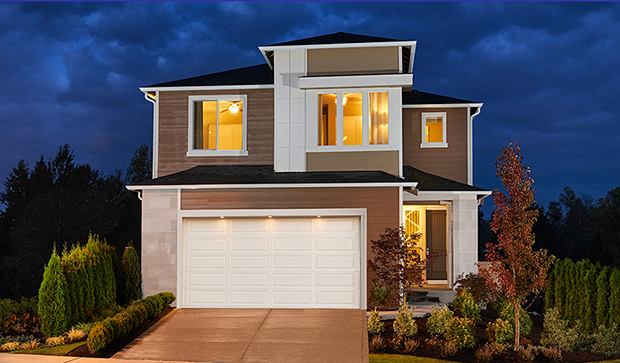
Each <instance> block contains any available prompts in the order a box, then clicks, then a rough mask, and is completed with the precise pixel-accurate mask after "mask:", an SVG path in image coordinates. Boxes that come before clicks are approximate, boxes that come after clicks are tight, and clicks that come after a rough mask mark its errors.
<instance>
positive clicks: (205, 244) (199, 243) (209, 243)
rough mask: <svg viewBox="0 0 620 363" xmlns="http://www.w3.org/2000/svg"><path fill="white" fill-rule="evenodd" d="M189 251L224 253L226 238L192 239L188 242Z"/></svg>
mask: <svg viewBox="0 0 620 363" xmlns="http://www.w3.org/2000/svg"><path fill="white" fill-rule="evenodd" d="M189 251H190V252H200V251H222V252H223V251H226V238H217V239H215V238H192V239H190V240H189Z"/></svg>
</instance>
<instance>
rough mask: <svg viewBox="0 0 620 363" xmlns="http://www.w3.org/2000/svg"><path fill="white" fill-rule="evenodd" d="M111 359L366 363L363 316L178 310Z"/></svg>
mask: <svg viewBox="0 0 620 363" xmlns="http://www.w3.org/2000/svg"><path fill="white" fill-rule="evenodd" d="M113 358H115V359H123V360H126V359H128V360H153V361H162V360H163V361H186V362H226V363H258V362H273V363H278V362H282V363H284V362H286V363H302V362H342V363H347V362H351V363H366V362H368V336H367V330H366V314H365V311H363V310H332V309H177V310H175V311H173V312H172V313H170V314H169V315H168V316H166V317H165V318H164V319H162V320H161V321H160V324H159V325H157V326H155V327H154V329H152V331H150V332H147V334H144V335H143V336H142V337H140V338H138V339H137V340H136V342H134V343H133V344H132V345H131V346H130V347H129V348H128V349H125V350H123V351H121V352H119V353H117V354H116V355H115V356H114V357H113ZM77 363H82V362H77ZM123 363H125V362H123Z"/></svg>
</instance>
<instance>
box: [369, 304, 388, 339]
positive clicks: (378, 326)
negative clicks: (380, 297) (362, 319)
mask: <svg viewBox="0 0 620 363" xmlns="http://www.w3.org/2000/svg"><path fill="white" fill-rule="evenodd" d="M367 325H368V333H369V334H373V335H377V334H381V333H383V332H384V331H385V323H384V322H382V321H381V315H379V312H378V311H377V308H375V310H373V312H372V313H370V317H369V318H368V322H367Z"/></svg>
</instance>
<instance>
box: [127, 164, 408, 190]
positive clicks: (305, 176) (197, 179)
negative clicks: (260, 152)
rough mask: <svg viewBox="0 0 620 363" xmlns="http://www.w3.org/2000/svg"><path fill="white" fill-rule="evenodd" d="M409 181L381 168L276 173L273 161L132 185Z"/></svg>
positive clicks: (206, 169)
mask: <svg viewBox="0 0 620 363" xmlns="http://www.w3.org/2000/svg"><path fill="white" fill-rule="evenodd" d="M403 182H409V180H404V179H401V178H399V177H397V176H394V175H391V174H388V173H386V172H383V171H322V172H283V173H282V172H281V173H276V172H275V171H274V169H273V165H200V166H195V167H193V168H191V169H189V170H185V171H181V172H178V173H175V174H170V175H166V176H162V177H160V178H156V179H151V180H147V181H144V182H142V183H137V184H136V185H135V186H138V187H140V186H155V185H162V186H163V185H204V184H208V185H214V184H219V185H225V184H313V183H321V184H324V183H334V184H339V183H394V184H396V185H395V186H397V185H399V184H402V183H403Z"/></svg>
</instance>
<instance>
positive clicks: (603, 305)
mask: <svg viewBox="0 0 620 363" xmlns="http://www.w3.org/2000/svg"><path fill="white" fill-rule="evenodd" d="M609 272H610V269H609V267H607V266H605V267H603V269H602V270H601V273H599V275H598V277H597V278H596V291H597V292H596V326H601V325H609V315H608V312H609Z"/></svg>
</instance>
